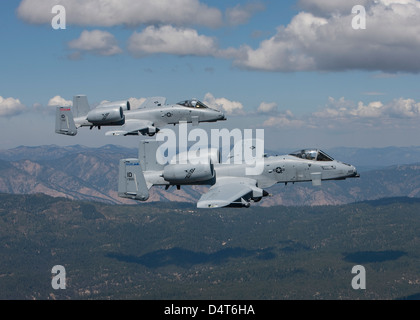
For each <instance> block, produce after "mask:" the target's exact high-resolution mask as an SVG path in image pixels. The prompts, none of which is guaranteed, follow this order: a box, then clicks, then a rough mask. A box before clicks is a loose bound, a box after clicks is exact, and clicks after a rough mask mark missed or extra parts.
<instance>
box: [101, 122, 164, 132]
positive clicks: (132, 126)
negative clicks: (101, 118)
mask: <svg viewBox="0 0 420 320" xmlns="http://www.w3.org/2000/svg"><path fill="white" fill-rule="evenodd" d="M150 130H152V131H154V130H156V128H155V127H154V126H153V122H151V121H147V120H136V119H129V120H126V121H125V124H124V125H122V126H121V129H120V130H115V131H108V132H107V133H105V135H106V136H128V135H138V134H139V132H140V133H141V134H147V133H149V132H150Z"/></svg>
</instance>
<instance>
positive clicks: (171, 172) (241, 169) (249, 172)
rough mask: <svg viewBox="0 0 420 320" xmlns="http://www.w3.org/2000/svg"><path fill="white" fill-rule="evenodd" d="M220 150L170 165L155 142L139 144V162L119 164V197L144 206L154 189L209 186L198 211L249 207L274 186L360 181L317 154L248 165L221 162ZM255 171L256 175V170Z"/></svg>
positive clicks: (352, 169) (260, 160)
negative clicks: (162, 156) (202, 209)
mask: <svg viewBox="0 0 420 320" xmlns="http://www.w3.org/2000/svg"><path fill="white" fill-rule="evenodd" d="M244 145H245V144H244ZM245 148H250V149H252V150H253V149H255V148H256V147H255V145H254V144H249V145H248V146H247V147H244V149H243V150H244V151H245ZM219 151H220V150H218V149H214V148H213V149H211V148H209V149H206V150H200V153H199V155H197V153H194V154H193V155H192V156H191V154H188V152H187V154H186V153H184V154H183V153H179V154H178V155H176V156H175V157H174V158H173V159H172V160H171V161H170V162H169V163H166V164H162V163H161V162H162V161H160V160H158V159H160V157H161V156H160V155H159V142H158V141H152V140H145V141H141V142H140V145H139V156H138V159H122V160H120V164H119V180H118V195H119V197H122V198H128V199H134V200H138V201H147V200H148V199H149V190H150V188H151V187H153V186H165V187H166V189H168V188H169V187H170V186H177V188H178V189H179V188H180V187H181V186H182V185H208V186H210V188H209V190H208V191H207V192H206V193H204V194H203V195H202V196H201V198H200V199H199V201H198V203H197V207H198V208H221V207H249V206H250V205H251V202H259V201H260V200H262V199H263V198H264V197H267V196H269V193H268V192H267V191H266V189H267V188H270V187H272V186H273V185H275V184H277V183H285V184H287V183H290V182H291V183H295V182H312V185H314V186H320V185H321V183H322V181H324V180H345V179H347V178H358V177H360V175H359V174H358V173H357V170H356V168H355V167H354V166H352V165H350V164H346V163H343V162H340V161H337V160H334V159H333V158H332V157H330V156H329V155H327V154H326V153H325V152H323V151H321V150H318V149H303V150H299V151H296V152H292V153H290V154H287V155H281V156H270V157H268V156H266V155H262V156H261V157H260V158H257V159H255V160H256V161H255V163H253V164H251V163H250V162H248V161H242V162H241V163H238V161H233V162H232V161H230V163H227V161H221V157H220V152H219ZM231 154H232V153H231ZM233 154H234V153H233ZM234 155H235V154H234ZM229 158H232V157H230V156H228V159H229ZM257 167H259V170H255V169H256V168H257Z"/></svg>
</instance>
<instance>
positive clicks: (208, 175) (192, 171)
mask: <svg viewBox="0 0 420 320" xmlns="http://www.w3.org/2000/svg"><path fill="white" fill-rule="evenodd" d="M213 178H214V167H213V164H212V163H211V162H209V163H207V164H197V165H193V164H169V165H167V166H166V167H165V168H164V169H163V179H165V181H167V182H169V183H171V184H174V185H176V184H188V183H190V182H191V183H197V182H204V181H208V180H211V179H213Z"/></svg>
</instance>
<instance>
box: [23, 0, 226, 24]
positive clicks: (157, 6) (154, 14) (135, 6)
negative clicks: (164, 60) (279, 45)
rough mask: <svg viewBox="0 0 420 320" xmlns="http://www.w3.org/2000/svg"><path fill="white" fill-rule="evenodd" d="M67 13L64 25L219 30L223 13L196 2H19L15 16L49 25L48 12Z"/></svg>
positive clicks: (154, 0) (32, 0) (35, 0)
mask: <svg viewBox="0 0 420 320" xmlns="http://www.w3.org/2000/svg"><path fill="white" fill-rule="evenodd" d="M56 4H60V5H62V6H63V7H64V8H65V9H66V22H67V24H73V25H79V26H98V27H111V26H117V25H126V26H137V25H141V24H146V25H147V24H174V25H178V26H185V25H203V26H208V27H218V26H220V25H221V24H222V22H223V21H222V20H223V19H222V13H221V12H220V10H218V9H216V8H212V7H209V6H207V5H206V4H204V3H201V2H200V1H198V0H159V1H156V0H83V1H80V0H79V1H74V0H60V1H57V0H22V1H21V3H20V5H19V7H18V9H17V14H18V16H19V17H20V18H21V19H22V20H24V21H26V22H28V23H34V24H51V19H52V18H53V17H54V14H51V8H52V7H53V6H54V5H56Z"/></svg>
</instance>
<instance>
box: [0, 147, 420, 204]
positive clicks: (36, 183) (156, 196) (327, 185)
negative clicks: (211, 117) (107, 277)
mask: <svg viewBox="0 0 420 320" xmlns="http://www.w3.org/2000/svg"><path fill="white" fill-rule="evenodd" d="M417 149H418V148H415V147H413V148H401V150H400V151H399V152H398V148H383V149H372V150H371V154H370V153H369V150H367V149H363V150H360V149H351V150H350V149H348V148H343V150H344V151H343V155H339V154H340V152H339V150H338V149H337V150H336V152H333V153H331V154H332V155H333V156H334V157H335V158H337V159H340V160H343V161H346V162H349V163H352V164H353V163H354V162H353V161H352V160H351V159H347V157H348V158H351V156H350V155H349V154H354V155H357V154H365V156H364V158H363V159H362V158H360V159H359V161H360V162H361V163H364V164H366V165H368V166H375V163H374V162H369V159H376V160H378V161H379V162H380V164H381V165H383V164H385V163H388V162H389V161H391V160H390V159H388V158H387V159H386V161H385V160H380V159H384V158H383V155H384V154H385V153H387V154H394V155H396V154H399V155H400V156H401V155H403V154H404V155H405V156H402V157H400V159H399V160H400V163H396V164H394V165H391V166H386V167H384V168H381V169H375V170H370V171H366V172H363V173H362V174H361V177H360V179H354V180H345V181H326V182H324V183H323V185H322V186H321V187H312V185H311V184H310V183H297V184H288V185H287V186H285V185H284V184H278V185H275V186H273V187H272V188H269V189H268V191H269V192H270V193H271V194H272V196H271V197H268V198H265V199H263V201H261V202H260V203H258V204H254V205H255V206H263V207H269V206H277V205H284V206H300V205H310V206H318V205H338V204H346V203H353V202H360V201H366V200H377V199H382V198H392V197H408V198H420V163H419V161H420V155H419V157H418V158H416V157H415V156H414V155H415V154H416V152H417ZM408 150H412V151H413V153H410V156H408V153H406V152H408ZM379 151H381V152H379ZM345 153H347V156H344V154H345ZM380 154H382V156H380ZM136 156H137V149H136V148H126V147H120V146H115V145H105V146H102V147H98V148H89V147H85V146H81V145H74V146H65V147H59V146H56V145H47V146H37V147H25V146H20V147H17V148H14V149H9V150H0V192H3V193H8V194H34V193H43V194H47V195H50V196H53V197H65V198H69V199H76V200H89V201H101V202H104V203H110V204H135V203H137V202H134V201H131V200H126V199H122V198H119V197H118V194H117V177H118V164H119V160H120V159H123V158H131V157H136ZM354 160H356V159H354ZM408 160H412V161H413V162H412V163H411V164H403V163H404V162H405V161H408ZM378 161H376V162H378ZM358 169H359V168H358ZM207 188H208V187H207V186H186V187H183V188H182V189H181V190H176V188H170V189H169V190H165V189H164V188H153V189H152V190H151V196H150V200H149V201H150V202H170V201H171V202H172V201H173V202H187V203H195V202H196V201H197V200H198V199H199V197H200V196H201V194H202V193H203V192H205V191H206V190H207Z"/></svg>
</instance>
